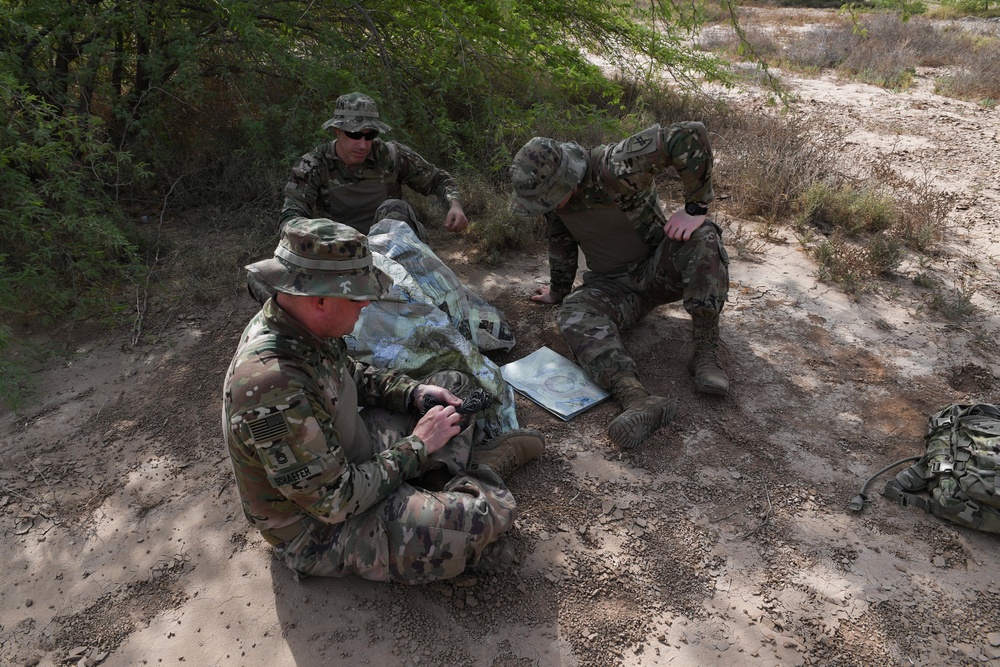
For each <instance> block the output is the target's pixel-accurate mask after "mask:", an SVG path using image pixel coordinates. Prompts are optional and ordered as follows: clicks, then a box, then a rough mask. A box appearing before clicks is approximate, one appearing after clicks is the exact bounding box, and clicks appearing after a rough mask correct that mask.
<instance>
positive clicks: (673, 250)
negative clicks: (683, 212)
mask: <svg viewBox="0 0 1000 667" xmlns="http://www.w3.org/2000/svg"><path fill="white" fill-rule="evenodd" d="M728 294H729V255H728V254H727V253H726V249H725V247H724V246H723V245H722V230H721V229H720V228H719V226H718V225H716V224H715V223H714V222H711V221H706V222H705V223H704V224H703V225H702V226H701V227H699V228H698V229H696V230H695V231H694V233H693V234H691V238H690V239H689V240H687V241H674V240H672V239H669V238H665V239H664V240H663V241H662V242H661V243H660V245H658V246H657V247H656V250H655V251H653V253H652V254H651V255H650V256H649V257H648V258H646V259H644V260H641V261H639V262H636V263H634V264H633V265H631V266H629V267H628V269H627V270H626V271H623V272H622V273H619V274H613V275H606V274H595V273H588V274H585V275H584V280H583V285H581V286H580V287H579V288H577V289H576V290H574V291H573V292H571V293H570V295H569V296H567V297H566V298H565V299H564V300H563V302H562V308H561V309H560V311H559V317H558V323H559V330H560V331H561V332H562V335H563V337H564V338H565V339H566V342H567V343H568V344H569V347H570V349H571V350H572V351H573V354H574V355H575V356H576V359H577V361H578V362H579V363H580V365H581V366H583V367H584V368H585V369H586V370H587V373H588V374H589V375H590V376H591V377H592V378H593V379H594V381H595V382H597V383H598V384H600V385H601V386H602V387H604V388H606V389H609V388H610V387H611V378H613V377H614V376H615V375H616V374H618V373H627V374H631V375H637V374H638V373H637V368H636V364H635V361H633V360H632V357H630V356H629V355H628V353H627V352H626V351H625V346H624V345H623V343H622V337H621V333H622V332H623V331H625V330H627V329H629V328H630V327H633V326H635V325H636V324H638V323H639V321H641V320H642V318H644V317H645V316H646V315H647V314H649V312H650V311H651V310H653V309H654V308H656V307H657V306H660V305H662V304H665V303H672V302H675V301H683V303H684V309H685V310H687V312H688V313H690V314H692V315H693V314H696V313H698V312H699V311H708V312H711V313H715V314H718V313H720V312H722V307H723V305H724V303H725V301H726V298H727V296H728Z"/></svg>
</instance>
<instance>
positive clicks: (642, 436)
mask: <svg viewBox="0 0 1000 667" xmlns="http://www.w3.org/2000/svg"><path fill="white" fill-rule="evenodd" d="M611 393H612V394H613V395H614V397H615V398H616V399H618V402H619V403H621V404H622V408H623V409H624V412H622V413H621V414H620V415H618V416H617V417H615V419H614V421H612V422H611V425H610V426H608V437H610V438H611V441H612V442H614V443H615V444H616V445H618V446H619V447H621V448H622V449H632V448H633V447H638V446H639V445H641V444H642V443H643V442H644V441H645V440H646V438H648V437H649V436H651V435H652V434H653V433H654V432H655V431H656V430H657V429H659V428H660V427H661V426H664V425H666V424H668V423H669V422H670V421H671V420H672V419H673V418H674V417H675V416H676V415H677V400H676V399H673V398H664V397H662V396H650V394H649V392H648V391H646V388H645V387H643V386H642V384H640V383H639V379H638V378H636V377H635V376H633V375H626V374H620V375H616V376H615V377H614V378H612V380H611Z"/></svg>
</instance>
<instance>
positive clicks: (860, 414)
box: [0, 71, 1000, 667]
mask: <svg viewBox="0 0 1000 667" xmlns="http://www.w3.org/2000/svg"><path fill="white" fill-rule="evenodd" d="M934 76H935V72H934V71H920V72H918V74H917V83H916V86H915V87H914V88H913V89H911V90H908V91H906V92H903V93H892V92H887V91H885V90H881V89H878V88H875V87H872V86H867V85H862V84H856V83H848V82H841V81H837V80H836V79H834V78H833V77H831V76H826V75H824V76H820V77H818V78H810V79H803V78H794V77H789V76H787V75H785V76H783V80H784V81H785V82H786V83H787V84H789V85H790V86H791V87H792V89H793V91H794V92H795V93H796V95H797V96H798V101H797V102H796V103H795V105H794V108H795V112H796V113H802V114H810V115H812V116H813V117H814V121H815V123H816V126H817V131H818V132H819V133H821V132H822V128H823V127H825V126H826V127H837V128H841V129H846V131H847V136H848V141H847V142H846V144H845V145H842V146H838V147H834V148H832V149H833V150H838V151H841V152H842V154H843V157H844V158H845V159H846V160H848V161H855V162H857V163H859V164H863V163H866V162H870V161H883V162H885V163H886V164H888V165H889V166H891V168H892V169H894V170H897V171H898V172H899V173H903V174H907V175H921V176H923V175H926V176H927V177H928V178H929V179H930V182H931V183H932V184H933V187H936V188H940V189H941V190H942V191H944V190H946V191H948V192H951V193H953V194H954V195H955V196H956V200H955V201H956V205H955V209H954V211H952V213H951V214H950V225H951V226H950V231H949V235H948V239H947V240H946V242H945V243H943V244H942V245H941V246H939V247H938V248H937V249H936V251H935V253H934V254H933V255H932V256H929V257H926V258H924V259H923V260H920V259H919V258H914V259H913V260H912V261H910V262H908V263H907V264H906V265H904V267H903V269H902V270H901V271H900V274H899V275H898V277H897V278H895V279H894V280H891V281H888V282H887V283H886V285H885V288H884V289H882V290H880V292H879V293H878V294H872V295H868V296H864V297H862V298H861V299H860V300H859V301H854V300H851V299H850V298H848V297H847V296H845V295H844V294H843V293H842V292H841V291H840V290H839V289H838V288H837V287H836V286H833V285H829V284H823V283H820V282H818V281H817V279H816V277H815V275H816V266H815V265H814V263H813V260H812V259H811V258H810V256H809V255H808V253H806V252H804V251H803V250H802V249H801V247H800V246H799V244H798V243H797V242H796V241H795V239H794V237H793V235H792V234H791V233H790V232H786V233H784V236H785V240H784V242H781V240H780V239H772V240H771V241H770V242H768V243H767V244H766V246H765V247H764V248H763V249H762V251H761V252H759V253H753V254H747V255H745V256H739V255H738V253H736V252H735V250H734V251H733V260H732V265H731V274H732V275H731V277H732V286H731V291H730V303H729V305H728V307H727V309H726V311H725V313H724V320H723V337H724V339H725V341H726V345H727V357H728V361H729V370H730V375H731V377H732V390H731V392H730V395H729V396H728V397H725V398H722V399H719V398H713V397H706V396H702V395H699V394H698V393H696V392H695V391H694V389H693V388H692V386H691V383H690V380H689V378H688V375H687V372H686V370H685V363H686V360H687V357H688V356H689V354H690V351H691V349H690V342H689V341H690V321H689V319H688V318H687V317H686V315H685V313H684V312H683V310H682V309H681V308H680V306H667V307H662V308H660V309H658V310H657V311H655V312H654V313H653V314H652V315H651V316H650V317H649V318H648V319H647V320H646V321H645V322H643V323H642V324H641V325H640V326H638V327H636V328H635V330H633V331H631V332H629V333H628V335H627V340H626V342H627V345H628V346H629V348H630V349H631V350H632V351H633V353H634V355H635V358H636V359H638V360H639V362H640V367H641V374H642V379H643V381H644V382H645V383H646V384H647V386H648V387H649V388H650V389H651V390H653V391H655V392H656V393H660V394H668V395H672V396H676V397H678V399H679V400H680V410H679V414H678V417H677V419H676V421H675V422H674V423H672V424H671V425H669V426H668V427H666V428H664V429H662V430H661V431H660V432H658V433H657V434H656V435H655V436H654V437H652V438H651V439H650V440H649V441H648V442H647V443H646V444H645V445H644V446H642V447H641V448H639V449H638V450H636V451H632V452H620V451H617V450H616V449H615V448H614V447H613V446H612V444H611V443H610V441H609V440H608V438H607V435H606V427H607V424H608V422H609V421H610V420H611V419H612V418H613V417H614V415H615V414H616V409H617V407H616V405H615V404H614V403H613V402H608V403H605V404H602V405H600V406H598V407H597V408H595V409H593V410H591V411H590V412H588V413H585V414H584V415H582V416H580V417H578V418H576V419H574V420H572V421H570V422H561V421H559V420H557V419H556V418H554V417H551V416H550V415H548V413H546V412H544V411H542V410H541V409H540V408H538V407H536V406H534V405H533V404H531V403H530V402H528V401H526V400H522V399H520V398H519V399H518V401H519V402H518V414H519V418H520V421H521V424H522V425H523V426H526V427H532V428H537V429H540V430H541V431H543V432H544V433H545V435H546V436H547V438H548V447H547V450H546V451H545V452H544V454H543V455H542V456H541V457H540V459H538V460H537V461H535V462H532V463H531V464H529V465H528V466H526V467H525V468H524V469H522V470H519V471H517V472H515V473H514V474H513V475H512V476H511V478H510V480H509V482H510V486H511V488H512V489H513V491H514V493H515V494H516V496H517V497H518V499H519V502H520V508H521V509H520V516H519V518H518V520H517V526H516V529H515V530H514V531H513V533H512V537H513V539H514V540H515V544H516V549H517V553H518V562H517V563H516V564H515V566H514V567H513V568H512V569H511V570H509V571H507V572H505V573H503V574H502V575H500V576H494V577H487V578H481V579H478V580H477V579H473V578H463V579H461V580H457V581H450V582H442V583H435V584H432V585H427V586H420V587H404V586H398V585H390V584H378V583H371V582H366V581H362V580H359V579H347V580H324V579H305V580H302V581H297V580H296V579H295V578H294V577H293V576H292V574H291V573H290V572H289V571H288V570H287V569H285V568H284V566H282V565H280V564H279V563H277V562H276V561H274V560H273V559H272V557H271V555H270V550H269V548H268V546H267V544H265V543H264V542H263V540H262V539H261V538H260V537H259V535H257V534H256V533H255V532H254V531H252V530H250V529H248V527H247V525H246V522H245V520H244V518H243V516H242V512H241V510H240V507H239V503H238V499H237V495H236V492H235V489H234V488H233V485H232V475H231V471H230V467H229V462H228V460H227V457H226V454H225V451H224V448H223V443H222V439H221V436H220V427H219V412H220V392H221V385H222V377H223V374H224V372H225V368H226V366H227V364H228V362H229V359H230V357H231V355H232V352H233V350H234V349H235V346H236V342H237V338H238V336H239V334H240V332H241V330H242V328H243V325H244V324H245V322H246V321H247V320H248V319H249V318H250V316H251V315H252V313H253V310H254V308H253V304H252V303H251V301H250V300H249V299H248V298H247V297H246V296H245V295H244V294H242V293H241V291H240V289H239V286H238V277H236V276H234V277H233V279H232V289H231V292H230V293H229V294H228V296H227V298H226V299H224V300H223V301H221V302H218V301H217V300H211V301H210V302H208V303H202V302H198V301H196V300H189V301H188V302H184V303H180V304H174V305H166V304H165V305H163V306H162V307H160V309H159V312H156V310H155V309H154V310H153V311H151V312H150V320H149V324H148V329H147V330H148V331H151V332H152V331H154V328H155V331H156V332H157V334H158V335H157V337H156V340H155V342H152V343H147V344H140V345H139V346H138V347H132V346H131V345H130V342H131V341H130V335H126V334H124V333H123V334H108V333H107V332H106V331H105V332H94V331H91V332H85V331H80V330H76V331H74V332H73V333H72V335H70V334H68V333H67V332H66V331H56V332H49V333H48V335H49V336H52V337H54V338H55V339H56V340H58V341H59V342H61V343H63V344H68V345H69V348H68V352H67V354H66V356H65V357H64V358H61V359H59V360H57V361H54V362H52V363H50V364H48V365H47V366H46V367H44V368H40V369H38V371H37V379H38V391H37V392H36V393H35V394H34V395H33V396H32V397H31V398H30V399H29V400H28V401H27V402H26V404H24V405H23V406H22V407H21V409H20V410H18V411H17V412H12V411H9V410H8V411H6V412H4V413H2V414H0V424H2V429H0V431H2V433H3V436H2V438H0V456H2V460H3V461H4V465H3V468H2V471H0V525H2V526H3V530H4V540H3V542H2V544H0V559H2V561H3V562H7V563H8V570H7V575H5V576H4V577H3V579H2V581H0V663H2V664H10V665H36V664H38V665H60V664H67V663H71V664H94V663H100V664H104V665H115V666H117V665H159V664H172V665H174V664H178V663H184V664H192V665H310V666H311V665H383V666H390V665H407V666H409V665H421V666H422V665H487V666H490V667H528V666H548V665H581V666H584V665H585V666H601V667H603V666H611V665H614V666H618V665H620V666H628V667H637V666H640V665H748V666H753V665H762V666H763V665H767V666H774V665H844V666H846V665H857V666H864V667H870V666H875V665H914V664H916V665H983V664H997V665H1000V582H998V580H1000V566H998V557H1000V543H998V540H997V538H996V537H994V536H989V535H985V534H979V533H976V532H973V531H969V530H965V529H961V528H957V527H952V526H951V525H948V524H945V523H942V522H941V521H939V520H937V519H934V518H933V517H930V516H928V515H926V514H923V513H922V512H921V511H919V510H916V509H913V508H899V507H895V506H891V505H890V504H889V503H888V502H886V501H885V500H884V499H882V498H881V497H879V496H878V494H877V490H878V488H880V486H881V483H882V482H883V481H884V479H883V480H880V481H879V482H878V483H877V485H876V486H875V487H873V489H872V490H871V493H870V495H871V496H872V498H873V504H872V506H870V507H868V508H866V509H865V510H864V512H862V513H860V514H855V513H853V512H851V511H850V510H848V509H847V503H848V501H849V500H850V499H851V497H852V496H854V495H855V494H856V493H857V492H858V489H859V487H860V485H861V483H862V482H863V481H864V479H865V478H866V477H867V476H868V475H869V474H871V473H872V472H874V471H875V470H877V469H878V468H880V467H882V466H883V465H885V464H887V463H889V462H891V461H893V460H896V459H899V458H902V457H904V456H910V455H914V454H918V453H920V451H921V446H922V436H923V434H924V432H925V428H926V419H927V416H928V415H929V414H930V413H932V412H934V411H936V410H937V409H939V408H941V407H943V406H945V405H947V404H949V403H955V402H1000V396H998V394H997V386H998V384H997V378H998V375H1000V363H998V360H997V351H998V349H1000V347H998V342H997V341H998V340H1000V339H998V336H1000V316H998V312H1000V311H998V308H997V304H998V301H1000V284H998V275H1000V272H998V268H1000V266H998V255H1000V242H998V241H997V239H998V238H1000V233H998V232H1000V230H998V226H1000V190H998V185H997V175H998V165H1000V112H998V111H997V110H996V109H983V108H980V107H978V106H976V105H975V104H970V103H966V102H961V101H956V100H953V99H947V98H943V97H939V96H937V95H935V94H934V93H933V92H932V91H933V79H934ZM747 95H749V97H748V98H747V103H750V104H752V103H756V101H755V100H754V99H753V93H749V94H747ZM762 99H763V98H761V104H762V106H763V103H762ZM720 159H725V155H724V153H721V152H720ZM722 208H723V212H722V213H721V214H719V221H720V223H721V224H723V226H726V227H729V228H730V229H735V226H736V224H737V223H743V224H745V225H749V226H750V227H752V226H753V225H752V223H749V222H747V221H738V220H734V219H732V218H730V217H729V216H728V215H727V214H726V213H725V210H724V206H723V207H722ZM164 231H165V233H168V234H170V233H172V234H174V235H176V237H177V238H180V237H182V236H184V234H185V233H186V232H189V231H190V229H189V228H185V227H184V223H181V222H179V221H177V222H173V223H171V222H170V221H168V223H167V224H166V225H165V228H164ZM240 238H241V237H240V235H239V234H238V233H237V232H236V231H234V232H233V233H232V234H231V235H230V236H229V237H226V236H225V234H223V235H221V236H215V237H212V238H208V239H206V240H204V241H203V242H204V243H212V244H219V245H218V246H217V247H220V248H221V247H223V244H226V243H235V242H238V241H239V239H240ZM436 243H437V244H438V245H437V247H440V248H441V254H442V256H443V257H444V258H445V259H446V261H448V262H449V263H450V264H451V266H453V267H454V268H455V270H456V271H457V272H458V273H459V274H460V275H461V276H462V277H463V279H464V280H466V282H467V283H468V284H469V285H470V286H472V287H473V288H474V289H477V290H478V291H479V292H480V293H481V294H483V295H484V296H485V297H486V298H487V300H489V301H491V302H492V303H494V304H496V305H498V306H499V307H500V308H502V309H503V310H505V312H506V314H507V317H508V320H509V321H510V322H511V324H512V325H513V327H514V329H515V333H516V334H517V337H518V345H517V347H516V348H515V349H514V350H513V351H512V352H511V353H510V354H508V355H505V356H497V357H495V360H496V361H498V362H499V363H505V362H506V361H510V360H513V359H515V358H519V357H520V356H523V355H525V354H527V353H529V352H530V351H532V350H534V349H535V348H537V347H538V346H540V345H548V346H549V347H551V348H553V349H555V350H556V351H558V352H560V353H563V354H568V350H567V348H566V346H565V343H564V342H563V341H562V339H561V338H560V336H559V334H558V331H557V330H556V327H555V310H554V309H553V308H547V307H542V306H538V305H536V304H533V303H531V302H529V301H528V299H527V295H528V294H529V293H531V291H532V290H533V289H534V287H535V286H536V285H537V284H538V283H539V282H545V281H546V280H547V267H546V260H545V256H544V253H542V252H532V253H527V254H525V255H522V256H518V257H515V258H512V259H511V261H510V262H509V263H508V265H506V266H504V267H503V268H502V269H499V270H491V269H488V268H486V267H481V266H477V265H475V264H473V263H471V262H470V261H468V260H467V258H466V256H465V254H464V252H463V248H462V246H461V242H460V240H456V239H454V238H445V237H444V236H443V235H442V236H440V237H438V238H437V240H436ZM213 247H216V246H213ZM918 272H932V273H933V274H934V275H935V276H937V277H939V278H940V279H942V280H944V281H945V285H948V286H952V287H954V286H962V285H965V286H967V287H972V288H974V289H975V295H974V296H973V298H972V303H973V304H974V305H975V306H977V307H978V313H977V315H976V316H975V317H973V318H969V319H964V320H960V321H950V320H947V319H943V318H942V317H941V316H940V315H938V314H936V311H935V310H933V309H932V308H930V307H929V303H930V300H931V298H932V294H931V292H930V290H929V289H927V288H921V287H918V286H917V285H915V284H914V283H913V281H912V278H913V277H914V276H915V275H916V274H917V273H918ZM962 280H964V281H965V282H964V283H963V282H962ZM39 336H40V337H42V334H41V333H39ZM886 477H888V475H887V476H886ZM88 658H89V659H90V660H91V662H90V663H87V659H88Z"/></svg>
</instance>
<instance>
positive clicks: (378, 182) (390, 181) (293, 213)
mask: <svg viewBox="0 0 1000 667" xmlns="http://www.w3.org/2000/svg"><path fill="white" fill-rule="evenodd" d="M336 147H337V142H336V140H334V141H330V142H327V143H324V144H322V145H320V146H317V147H316V148H315V149H313V150H312V151H311V152H309V153H307V154H306V155H304V156H302V158H300V159H299V161H298V162H297V163H296V164H295V166H294V167H292V172H291V175H290V177H289V179H288V183H287V185H285V203H284V206H283V207H282V209H281V218H280V223H281V224H282V225H284V224H285V223H286V222H287V221H288V220H290V219H292V218H295V217H299V216H301V217H305V218H330V219H331V220H336V221H337V222H341V223H343V224H345V225H349V226H351V227H353V228H354V229H356V230H358V231H359V232H361V233H362V234H367V233H368V230H369V228H370V227H371V226H372V224H373V223H374V222H375V220H374V218H375V210H376V209H377V208H378V207H379V205H380V204H381V203H382V202H384V201H385V200H387V199H399V198H400V197H401V196H402V185H407V186H409V187H410V188H412V189H413V190H415V191H416V192H419V193H420V194H422V195H428V196H429V195H437V196H438V197H439V198H440V199H441V201H443V202H445V204H446V205H450V204H451V202H452V201H453V200H456V199H460V197H459V191H458V185H457V184H456V183H455V179H454V178H452V176H451V174H449V173H448V172H447V171H445V170H443V169H438V168H437V167H435V166H434V165H432V164H431V163H430V162H428V161H427V160H425V159H424V158H422V157H421V156H420V155H419V154H417V152H416V151H414V150H413V149H412V148H410V147H408V146H406V145H404V144H401V143H399V142H397V141H382V140H381V139H376V140H375V141H374V142H373V145H372V150H371V153H370V154H369V155H368V157H367V158H366V159H365V161H364V162H363V163H362V164H361V165H359V166H358V167H357V168H356V169H354V170H351V169H348V167H347V165H345V164H344V162H343V161H342V160H341V159H340V158H339V157H337V149H336Z"/></svg>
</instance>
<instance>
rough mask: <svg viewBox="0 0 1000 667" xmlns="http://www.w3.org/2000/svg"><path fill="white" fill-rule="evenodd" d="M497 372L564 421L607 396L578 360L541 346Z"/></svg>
mask: <svg viewBox="0 0 1000 667" xmlns="http://www.w3.org/2000/svg"><path fill="white" fill-rule="evenodd" d="M500 372H501V373H502V374H503V379H504V380H506V381H507V383H508V384H510V386H512V387H513V388H514V389H516V390H517V391H518V392H519V393H521V394H524V395H525V396H527V397H528V398H529V399H531V400H532V401H534V402H535V403H537V404H538V405H540V406H542V407H543V408H545V409H546V410H548V411H549V412H551V413H552V414H554V415H555V416H556V417H559V418H560V419H562V420H563V421H569V420H570V419H572V418H573V417H575V416H577V415H578V414H580V413H581V412H585V411H587V410H589V409H590V408H592V407H594V406H595V405H597V404H598V403H600V402H601V401H603V400H605V399H606V398H608V396H610V394H609V393H608V392H607V391H606V390H604V389H602V388H601V386H600V385H598V384H597V383H596V382H594V381H593V380H591V379H590V378H589V377H588V376H587V374H586V372H584V370H583V369H582V368H581V367H580V366H579V364H577V363H575V362H572V361H570V360H569V359H567V358H566V357H563V356H562V355H560V354H557V353H556V352H553V351H552V350H551V349H549V348H547V347H544V346H543V347H540V348H539V349H537V350H535V351H534V352H532V353H531V354H529V355H528V356H526V357H523V358H521V359H518V360H517V361H512V362H510V363H509V364H506V365H504V366H502V367H501V368H500Z"/></svg>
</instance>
